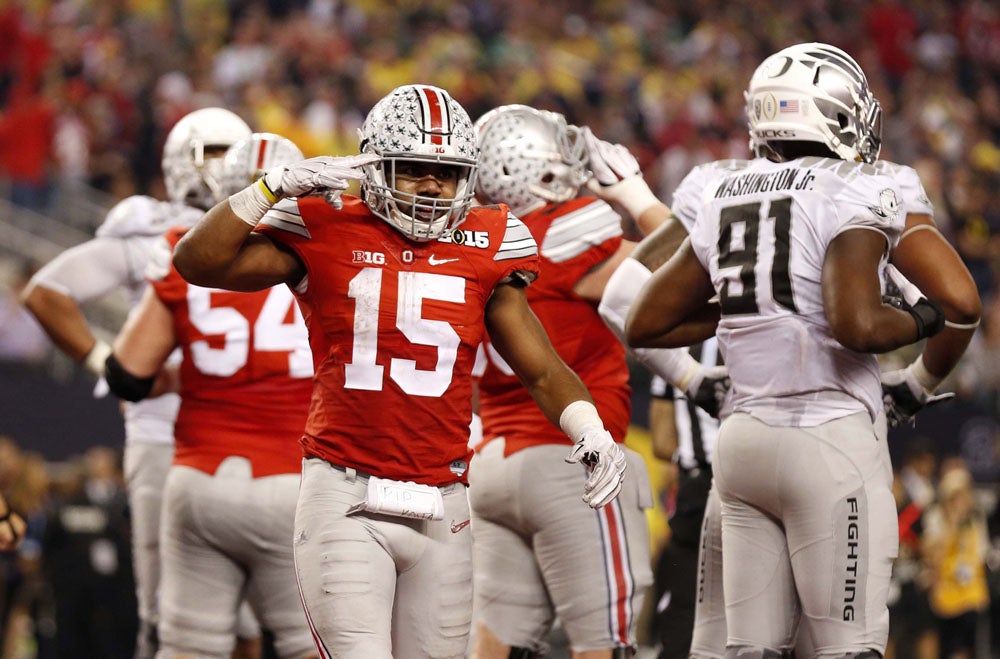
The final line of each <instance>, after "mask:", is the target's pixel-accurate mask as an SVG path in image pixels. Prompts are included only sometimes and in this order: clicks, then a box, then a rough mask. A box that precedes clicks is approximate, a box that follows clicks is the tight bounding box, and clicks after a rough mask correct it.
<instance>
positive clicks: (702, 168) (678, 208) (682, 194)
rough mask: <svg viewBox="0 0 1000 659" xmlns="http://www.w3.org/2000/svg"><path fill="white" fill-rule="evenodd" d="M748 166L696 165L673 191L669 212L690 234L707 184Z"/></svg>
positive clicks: (721, 162)
mask: <svg viewBox="0 0 1000 659" xmlns="http://www.w3.org/2000/svg"><path fill="white" fill-rule="evenodd" d="M749 164H750V161H749V160H716V161H714V162H709V163H705V164H704V165H698V166H697V167H695V168H694V169H692V170H691V171H690V172H688V175H687V176H685V177H684V180H683V181H681V182H680V185H678V186H677V189H676V190H674V198H673V202H672V203H671V204H670V211H671V212H672V213H673V214H674V216H675V217H676V218H677V219H678V220H679V221H680V223H681V224H682V225H683V226H684V228H685V229H687V231H688V233H691V227H693V226H694V222H695V219H697V217H698V208H699V207H700V206H701V204H702V195H703V194H704V193H705V188H706V187H708V184H709V183H710V182H711V181H713V180H715V179H717V178H719V177H720V176H725V175H727V174H731V173H733V172H736V171H739V170H741V169H746V167H747V166H748V165H749Z"/></svg>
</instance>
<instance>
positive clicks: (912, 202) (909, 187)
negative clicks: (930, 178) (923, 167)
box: [875, 160, 934, 217]
mask: <svg viewBox="0 0 1000 659" xmlns="http://www.w3.org/2000/svg"><path fill="white" fill-rule="evenodd" d="M875 169H877V170H878V171H879V173H880V174H884V175H885V176H888V177H889V178H891V179H892V180H893V181H895V182H896V185H898V186H899V191H900V193H901V194H902V195H903V200H902V205H903V214H904V215H909V214H910V213H918V214H926V215H930V216H931V217H934V204H932V203H931V200H930V198H929V197H928V196H927V191H926V190H924V185H923V183H921V182H920V175H919V174H917V170H915V169H913V168H912V167H907V166H906V165H899V164H896V163H894V162H889V161H887V160H880V161H878V162H877V163H875Z"/></svg>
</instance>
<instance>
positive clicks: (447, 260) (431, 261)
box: [427, 254, 458, 265]
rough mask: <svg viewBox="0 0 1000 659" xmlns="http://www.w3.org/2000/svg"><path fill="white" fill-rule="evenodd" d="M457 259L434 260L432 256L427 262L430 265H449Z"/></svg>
mask: <svg viewBox="0 0 1000 659" xmlns="http://www.w3.org/2000/svg"><path fill="white" fill-rule="evenodd" d="M457 260H458V259H438V258H435V257H434V255H433V254H431V257H430V258H429V259H427V262H428V263H430V264H431V265H444V264H445V263H451V262H452V261H457Z"/></svg>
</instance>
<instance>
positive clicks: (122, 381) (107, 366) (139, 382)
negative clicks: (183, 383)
mask: <svg viewBox="0 0 1000 659" xmlns="http://www.w3.org/2000/svg"><path fill="white" fill-rule="evenodd" d="M104 379H105V380H107V382H108V387H109V388H110V389H111V393H113V394H114V395H116V396H118V397H119V398H121V399H122V400H127V401H129V402H132V403H136V402H138V401H140V400H142V399H143V398H145V397H146V396H148V395H149V392H150V391H152V390H153V383H154V382H156V376H155V375H152V376H150V377H148V378H139V377H136V376H134V375H132V374H131V373H129V372H128V371H126V370H125V367H124V366H122V365H121V363H120V362H119V361H118V358H117V357H115V353H111V354H110V355H109V356H108V358H107V360H106V361H105V362H104Z"/></svg>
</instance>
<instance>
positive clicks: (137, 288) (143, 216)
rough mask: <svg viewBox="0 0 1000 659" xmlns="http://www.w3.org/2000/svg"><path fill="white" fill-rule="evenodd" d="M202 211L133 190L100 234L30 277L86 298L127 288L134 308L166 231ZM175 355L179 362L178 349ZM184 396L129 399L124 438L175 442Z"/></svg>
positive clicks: (125, 408) (195, 218)
mask: <svg viewBox="0 0 1000 659" xmlns="http://www.w3.org/2000/svg"><path fill="white" fill-rule="evenodd" d="M202 215H204V211H202V210H199V209H197V208H192V207H190V206H185V205H183V204H178V203H172V202H166V201H157V200H156V199H153V198H152V197H145V196H140V195H135V196H132V197H128V198H127V199H124V200H122V201H120V202H119V203H118V204H116V205H115V206H114V207H113V208H112V209H111V210H110V211H108V214H107V216H106V217H105V220H104V222H103V223H102V224H101V226H100V227H99V228H98V229H97V237H95V238H93V239H92V240H88V241H87V242H85V243H82V244H80V245H77V246H75V247H72V248H70V249H68V250H66V251H65V252H63V253H62V254H60V255H59V256H57V257H56V258H55V259H53V260H52V261H51V262H50V263H48V264H47V265H46V266H45V267H43V268H42V269H41V270H39V271H38V272H37V273H36V274H35V276H34V277H33V278H32V283H33V284H35V285H40V286H44V287H46V288H50V289H52V290H55V291H58V292H60V293H62V294H64V295H67V296H69V297H71V298H73V300H75V301H76V302H78V303H85V302H87V301H89V300H93V299H96V298H99V297H102V296H104V295H107V294H108V293H110V292H112V291H114V290H118V289H125V290H127V291H128V294H129V298H130V300H131V302H132V305H133V307H134V306H135V304H137V303H138V301H139V299H140V298H141V297H142V293H143V291H144V290H145V287H146V280H145V277H144V274H145V271H146V267H147V265H148V263H149V261H150V258H151V256H152V254H153V253H154V251H155V249H156V248H157V246H158V245H159V244H160V243H161V236H162V234H163V232H164V231H166V230H167V229H168V228H170V227H172V226H191V225H193V224H194V223H195V222H197V221H198V219H200V218H201V216H202ZM171 359H173V360H175V361H178V360H179V352H178V353H177V354H176V355H173V356H172V357H171ZM179 405H180V398H179V397H178V396H177V395H176V394H167V395H164V396H160V397H158V398H151V399H148V400H144V401H140V402H138V403H125V404H124V406H123V411H122V414H123V416H124V418H125V441H126V442H133V441H141V442H152V443H172V442H173V441H174V419H175V417H176V416H177V409H178V407H179Z"/></svg>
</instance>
